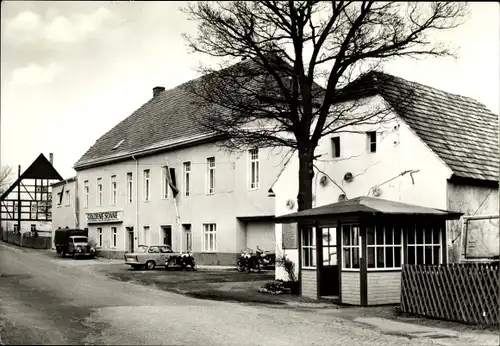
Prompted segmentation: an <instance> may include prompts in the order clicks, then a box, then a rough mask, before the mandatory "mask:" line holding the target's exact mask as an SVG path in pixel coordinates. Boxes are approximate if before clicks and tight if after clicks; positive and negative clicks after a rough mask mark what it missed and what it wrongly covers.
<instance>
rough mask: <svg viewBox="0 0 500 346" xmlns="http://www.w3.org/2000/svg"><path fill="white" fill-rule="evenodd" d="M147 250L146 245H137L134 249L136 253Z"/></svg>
mask: <svg viewBox="0 0 500 346" xmlns="http://www.w3.org/2000/svg"><path fill="white" fill-rule="evenodd" d="M147 251H148V247H147V246H146V245H139V246H138V247H137V250H135V252H137V253H145V252H147Z"/></svg>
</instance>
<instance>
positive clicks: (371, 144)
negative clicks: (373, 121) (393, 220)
mask: <svg viewBox="0 0 500 346" xmlns="http://www.w3.org/2000/svg"><path fill="white" fill-rule="evenodd" d="M366 137H367V139H368V151H369V152H370V153H375V152H376V151H377V132H375V131H370V132H367V133H366Z"/></svg>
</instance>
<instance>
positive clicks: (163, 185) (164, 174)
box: [161, 166, 169, 199]
mask: <svg viewBox="0 0 500 346" xmlns="http://www.w3.org/2000/svg"><path fill="white" fill-rule="evenodd" d="M167 169H168V167H167V166H165V167H162V168H161V181H162V183H161V189H162V192H161V198H162V199H167V198H168V187H169V185H168V171H167Z"/></svg>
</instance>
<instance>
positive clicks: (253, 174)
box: [248, 149, 259, 190]
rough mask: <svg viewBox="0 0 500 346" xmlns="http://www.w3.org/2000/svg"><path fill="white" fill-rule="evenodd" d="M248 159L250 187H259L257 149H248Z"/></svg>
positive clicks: (252, 188)
mask: <svg viewBox="0 0 500 346" xmlns="http://www.w3.org/2000/svg"><path fill="white" fill-rule="evenodd" d="M248 155H249V160H250V189H251V190H256V189H258V188H259V149H250V150H249V151H248Z"/></svg>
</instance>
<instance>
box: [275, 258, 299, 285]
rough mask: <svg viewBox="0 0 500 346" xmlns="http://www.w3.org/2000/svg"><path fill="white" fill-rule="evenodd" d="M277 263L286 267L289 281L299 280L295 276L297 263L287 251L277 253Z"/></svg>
mask: <svg viewBox="0 0 500 346" xmlns="http://www.w3.org/2000/svg"><path fill="white" fill-rule="evenodd" d="M276 265H277V266H279V267H282V268H283V269H285V271H286V273H287V274H288V280H289V281H291V282H297V277H296V276H295V263H293V261H292V260H290V259H289V258H288V257H287V256H286V254H285V253H283V254H279V255H276Z"/></svg>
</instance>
